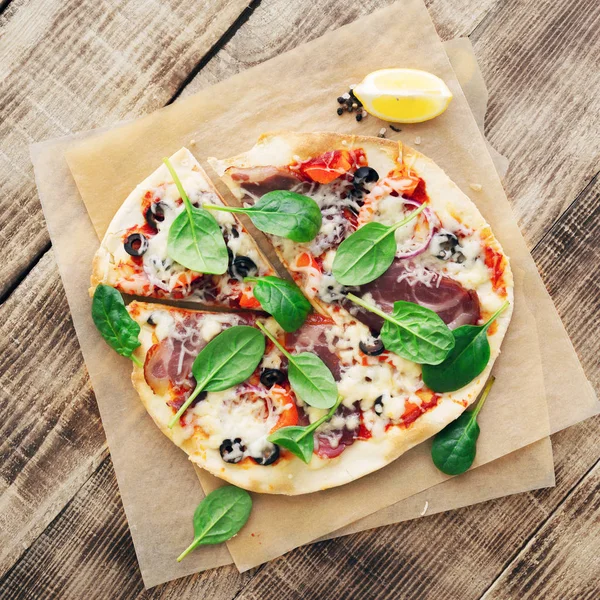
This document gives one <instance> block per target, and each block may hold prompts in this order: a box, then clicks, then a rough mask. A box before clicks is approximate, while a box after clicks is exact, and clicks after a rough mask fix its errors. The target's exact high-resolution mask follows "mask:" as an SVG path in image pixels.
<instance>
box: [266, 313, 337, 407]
mask: <svg viewBox="0 0 600 600" xmlns="http://www.w3.org/2000/svg"><path fill="white" fill-rule="evenodd" d="M256 325H257V327H258V328H259V329H260V330H261V331H262V332H263V333H264V334H265V335H266V336H267V337H268V338H269V339H270V340H271V341H272V342H273V343H274V344H275V346H277V348H279V350H280V352H281V353H282V354H283V355H284V356H285V357H286V358H287V359H288V379H289V380H290V386H291V387H292V389H293V390H294V393H295V394H297V395H298V396H299V397H300V399H301V400H302V401H303V402H306V404H308V405H309V406H314V407H315V408H330V407H332V406H333V405H334V404H335V402H336V399H337V397H338V390H337V384H336V382H335V379H334V378H333V375H332V374H331V371H330V370H329V369H328V368H327V365H326V364H325V363H324V362H323V361H322V360H321V359H320V358H319V357H318V356H317V355H316V354H312V353H311V352H301V353H300V354H293V355H292V354H290V353H289V352H288V351H287V350H286V349H285V348H284V347H283V346H282V345H281V344H280V343H279V342H278V341H277V338H275V336H274V335H273V334H271V332H270V331H268V329H267V328H266V327H265V326H264V325H263V324H262V323H261V322H260V321H257V322H256Z"/></svg>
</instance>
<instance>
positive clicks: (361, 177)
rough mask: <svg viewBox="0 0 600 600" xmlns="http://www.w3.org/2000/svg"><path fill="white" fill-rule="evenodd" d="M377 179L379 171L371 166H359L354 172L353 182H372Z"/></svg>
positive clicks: (358, 183) (359, 183)
mask: <svg viewBox="0 0 600 600" xmlns="http://www.w3.org/2000/svg"><path fill="white" fill-rule="evenodd" d="M378 179H379V173H377V171H376V170H375V169H373V168H372V167H359V168H358V169H356V171H355V172H354V179H353V181H352V182H353V183H354V185H355V186H360V185H363V183H374V182H375V181H377V180H378Z"/></svg>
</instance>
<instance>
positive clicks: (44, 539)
mask: <svg viewBox="0 0 600 600" xmlns="http://www.w3.org/2000/svg"><path fill="white" fill-rule="evenodd" d="M106 532H110V535H106ZM116 559H118V562H119V569H115V568H114V562H115V560H116ZM99 573H102V577H98V574H99ZM141 590H142V579H141V576H140V574H139V569H138V566H137V562H136V560H135V553H134V551H133V544H132V542H131V536H130V535H129V530H128V528H127V521H126V519H125V515H124V513H123V508H122V506H121V499H120V497H119V494H118V489H117V482H116V479H115V476H114V472H113V470H112V464H111V462H110V458H106V459H105V460H104V462H103V463H102V465H101V467H100V468H99V469H98V470H97V471H96V472H95V473H94V475H93V476H92V477H91V478H90V479H88V481H87V482H86V483H85V485H84V486H83V487H82V488H81V490H80V492H79V493H78V494H77V495H76V496H75V498H74V499H73V501H72V502H71V503H70V504H69V505H68V506H67V507H66V508H65V510H64V511H63V512H62V513H61V514H60V516H59V517H58V518H57V519H56V521H54V522H53V523H52V525H51V526H50V527H49V528H48V529H47V530H46V531H45V532H44V533H43V534H42V535H41V536H40V537H39V538H38V540H37V541H36V543H35V544H34V546H32V547H31V548H30V549H29V550H28V551H27V552H26V554H25V556H24V559H23V560H21V561H20V562H19V563H18V564H17V565H16V566H15V567H14V568H13V569H12V570H11V571H10V572H9V574H8V575H7V577H5V578H4V580H3V581H2V582H1V583H0V596H1V597H2V598H109V597H115V595H116V594H118V597H121V598H128V597H131V596H132V595H134V594H136V593H139V592H140V591H141Z"/></svg>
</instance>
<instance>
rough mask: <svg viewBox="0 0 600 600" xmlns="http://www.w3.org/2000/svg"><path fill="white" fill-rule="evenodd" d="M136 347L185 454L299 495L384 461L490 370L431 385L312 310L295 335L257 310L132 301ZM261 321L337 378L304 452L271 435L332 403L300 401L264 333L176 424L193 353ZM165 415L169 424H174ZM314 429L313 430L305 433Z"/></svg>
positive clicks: (139, 384)
mask: <svg viewBox="0 0 600 600" xmlns="http://www.w3.org/2000/svg"><path fill="white" fill-rule="evenodd" d="M128 311H129V314H130V315H131V317H132V318H133V319H134V320H135V321H136V322H137V323H138V324H139V325H140V329H141V331H140V334H139V340H140V342H141V346H140V347H139V348H138V349H137V350H136V358H138V359H139V360H140V362H141V363H142V364H143V366H141V367H137V366H136V367H134V371H133V375H132V380H133V383H134V386H135V388H136V390H137V391H138V393H139V396H140V398H141V400H142V402H143V404H144V406H145V408H146V410H147V411H148V413H149V414H150V415H151V417H152V418H153V420H154V421H155V423H156V424H157V426H158V427H159V428H160V429H161V431H163V433H165V435H167V436H168V437H169V438H170V439H171V440H172V441H173V442H174V443H175V444H176V445H177V446H179V447H180V448H182V449H183V450H184V451H185V452H186V453H187V454H188V455H189V458H190V460H192V461H193V462H194V463H196V464H197V465H199V466H200V467H202V468H205V469H207V470H208V471H209V472H211V473H212V474H214V475H216V476H217V477H220V478H222V479H225V480H227V481H229V482H231V483H233V484H235V485H237V486H240V487H243V488H246V489H248V490H253V491H256V492H262V493H278V494H289V495H294V494H303V493H308V492H313V491H317V490H322V489H326V488H330V487H333V486H338V485H342V484H345V483H348V482H350V481H353V480H355V479H358V478H359V477H362V476H364V475H366V474H368V473H371V472H372V471H375V470H377V469H380V468H381V467H383V466H385V465H386V464H388V463H390V462H391V461H393V460H395V459H396V458H397V457H398V456H400V455H401V454H402V453H403V452H405V451H407V450H408V449H409V448H411V447H412V446H414V445H416V444H419V443H420V442H422V441H423V440H425V439H427V438H428V437H430V436H431V435H433V434H435V433H436V432H437V431H439V430H440V429H442V428H443V427H444V426H445V425H446V424H448V423H449V422H451V421H452V420H454V419H456V418H457V417H458V416H459V415H460V414H461V412H462V411H463V410H464V409H465V407H466V406H467V405H468V404H469V403H470V402H472V401H473V399H474V398H475V396H476V394H477V391H478V389H479V387H480V382H481V381H482V380H484V379H485V377H486V376H487V373H486V374H482V376H481V378H477V379H476V380H475V381H473V383H472V384H470V385H469V386H466V387H464V388H462V389H461V390H459V391H458V392H454V393H443V394H438V393H433V392H432V391H431V390H429V389H428V388H427V386H425V385H424V383H423V380H422V377H421V368H420V366H419V365H417V364H415V363H413V362H410V361H407V360H404V359H402V358H400V357H399V356H397V355H395V354H393V353H391V352H387V351H383V352H381V353H379V354H378V355H377V356H372V355H371V354H370V353H368V352H365V351H364V350H365V346H366V347H368V344H369V343H371V341H372V338H371V334H370V331H369V329H368V327H367V326H366V325H364V324H363V323H361V322H360V321H357V320H355V319H348V320H347V321H345V322H342V321H341V320H338V321H334V320H333V319H331V318H329V317H325V316H323V315H320V314H317V313H313V314H311V315H310V316H309V317H308V319H307V320H306V322H305V323H304V325H303V326H302V327H301V328H300V329H298V330H297V331H295V332H293V333H286V332H284V331H283V330H282V329H281V328H280V327H279V326H278V325H277V323H276V322H275V320H274V319H273V318H270V317H269V318H266V317H261V316H257V315H256V314H253V313H238V314H234V313H211V312H206V311H204V312H203V311H192V310H186V309H181V308H174V307H171V306H165V305H157V304H147V303H143V302H132V303H131V304H129V306H128ZM257 321H258V322H260V323H261V324H263V325H264V326H265V327H266V328H267V329H268V331H269V332H270V333H271V335H273V336H274V337H275V339H276V340H278V343H280V344H281V345H282V346H283V348H284V349H286V350H287V352H289V353H290V354H292V355H293V354H297V353H300V352H311V353H314V354H315V355H317V356H318V357H319V358H320V359H321V360H322V361H323V362H324V363H325V365H326V366H327V367H328V369H329V370H330V371H331V373H332V374H333V377H334V379H335V381H336V382H337V388H338V392H339V395H340V396H341V398H342V402H341V404H340V405H339V406H338V407H337V409H336V410H335V412H334V414H333V415H332V416H331V418H329V419H326V420H325V421H324V422H323V423H322V424H321V425H320V426H319V427H318V428H317V429H316V431H315V432H314V452H313V454H312V455H311V456H310V457H309V460H308V462H307V463H306V462H304V461H303V460H301V459H300V458H299V457H298V456H296V455H295V454H293V453H292V452H290V451H289V450H287V449H286V448H284V447H282V446H279V445H277V444H273V443H272V442H270V441H269V439H268V438H269V436H270V435H271V434H273V432H275V431H277V430H279V429H281V428H284V427H289V426H307V425H309V424H310V423H315V422H316V421H317V420H319V419H321V418H323V417H325V415H327V413H328V411H327V409H321V408H315V407H314V406H309V405H308V404H306V403H305V402H303V401H302V400H301V399H300V397H299V396H298V395H297V394H296V393H295V392H294V391H293V389H292V388H291V386H290V378H289V373H288V359H287V358H286V357H285V356H284V355H283V354H282V352H281V351H280V350H279V349H278V348H277V347H276V346H275V345H274V344H273V343H271V342H270V341H267V344H266V347H265V348H266V349H265V353H264V356H263V358H262V360H261V361H260V363H259V364H258V367H257V368H256V370H255V371H254V373H253V374H252V375H251V376H250V377H249V378H248V379H247V380H245V381H243V382H242V383H240V384H239V385H236V386H234V387H231V388H230V389H227V390H224V391H220V392H203V393H201V394H200V395H198V396H197V397H196V398H195V399H194V401H193V402H192V403H191V404H190V405H189V406H188V407H187V409H185V411H184V412H183V413H182V415H181V416H180V418H179V419H177V420H176V421H175V422H174V423H173V419H174V416H175V415H176V414H177V413H178V411H179V410H180V409H181V408H182V407H183V405H184V403H185V402H186V400H187V399H188V398H189V397H190V394H191V393H192V391H193V390H194V388H195V386H196V381H195V380H194V377H193V375H192V364H193V362H194V360H195V358H196V356H197V355H198V354H199V353H200V352H201V350H202V349H203V348H205V347H206V345H207V344H208V343H209V342H210V341H211V340H213V339H215V338H216V337H217V336H218V335H219V334H220V333H222V332H223V331H224V330H225V329H227V328H230V327H234V326H237V325H246V326H254V327H256V326H257ZM170 424H171V425H172V427H170V426H169V425H170ZM311 435H313V434H312V433H311Z"/></svg>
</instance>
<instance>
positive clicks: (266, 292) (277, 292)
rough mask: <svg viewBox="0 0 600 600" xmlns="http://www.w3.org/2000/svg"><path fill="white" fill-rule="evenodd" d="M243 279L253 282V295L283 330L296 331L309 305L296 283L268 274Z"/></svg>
mask: <svg viewBox="0 0 600 600" xmlns="http://www.w3.org/2000/svg"><path fill="white" fill-rule="evenodd" d="M244 281H253V282H254V288H253V290H252V293H253V294H254V297H255V298H256V299H257V300H258V301H259V302H260V305H261V306H262V308H264V310H266V311H267V312H268V313H270V314H271V315H273V317H274V318H275V320H276V321H277V322H278V323H279V324H280V325H281V327H283V329H284V330H285V331H289V332H292V331H296V329H298V327H300V326H301V325H302V323H304V321H305V320H306V317H307V315H308V313H309V312H310V310H311V305H310V302H309V301H308V300H307V299H306V297H305V296H304V294H303V293H302V292H301V291H300V288H299V287H298V286H297V285H296V284H294V283H292V282H291V281H287V280H286V279H280V278H279V277H272V276H270V275H267V276H266V277H246V278H245V279H244Z"/></svg>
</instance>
